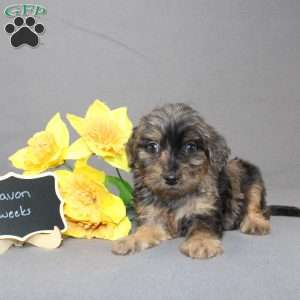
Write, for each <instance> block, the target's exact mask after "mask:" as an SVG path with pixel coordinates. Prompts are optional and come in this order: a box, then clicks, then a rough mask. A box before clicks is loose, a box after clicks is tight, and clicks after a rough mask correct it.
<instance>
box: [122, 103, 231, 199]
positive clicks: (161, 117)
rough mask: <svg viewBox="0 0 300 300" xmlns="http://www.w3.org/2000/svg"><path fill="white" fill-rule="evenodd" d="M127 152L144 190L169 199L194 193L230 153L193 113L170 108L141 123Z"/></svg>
mask: <svg viewBox="0 0 300 300" xmlns="http://www.w3.org/2000/svg"><path fill="white" fill-rule="evenodd" d="M127 152H128V157H129V161H130V164H131V167H132V168H133V169H134V170H135V171H137V172H138V174H139V176H140V177H142V179H143V183H144V184H145V186H146V187H147V188H148V189H149V190H151V191H152V192H153V193H154V194H156V195H158V196H160V197H161V198H165V199H169V198H178V197H182V196H183V195H186V194H188V193H191V192H193V191H195V190H196V189H197V188H198V187H199V186H200V185H201V181H202V180H203V178H204V177H205V176H206V174H207V173H208V172H209V170H210V169H211V170H212V171H214V172H216V171H219V170H220V169H221V168H222V167H223V165H224V164H225V162H226V159H227V156H228V154H229V149H228V148H227V146H226V143H225V141H224V139H223V138H222V137H221V136H219V135H218V134H217V133H216V132H215V131H214V129H213V128H211V127H210V126H209V125H207V124H206V123H205V122H204V120H203V119H202V118H201V117H200V116H199V115H198V114H197V112H196V111H194V110H193V109H192V108H190V107H189V106H187V105H185V104H169V105H165V106H164V107H162V108H159V109H155V110H154V111H152V112H151V113H150V114H149V115H146V116H145V117H143V118H142V119H141V121H140V124H139V125H138V127H136V128H135V129H134V133H133V135H132V137H131V139H130V141H129V143H128V146H127Z"/></svg>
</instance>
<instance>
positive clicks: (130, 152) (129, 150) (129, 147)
mask: <svg viewBox="0 0 300 300" xmlns="http://www.w3.org/2000/svg"><path fill="white" fill-rule="evenodd" d="M136 132H137V127H134V128H133V130H132V134H131V136H130V138H129V140H128V142H127V144H126V154H127V159H128V165H129V168H131V169H132V168H133V167H134V163H135V161H136V158H137V157H136Z"/></svg>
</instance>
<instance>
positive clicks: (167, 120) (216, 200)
mask: <svg viewBox="0 0 300 300" xmlns="http://www.w3.org/2000/svg"><path fill="white" fill-rule="evenodd" d="M127 153H128V158H129V162H130V166H131V168H132V171H133V177H134V188H135V192H134V199H135V208H136V211H137V215H138V222H139V227H138V229H137V231H136V233H134V234H132V235H131V236H129V237H127V238H125V239H123V240H121V241H117V242H116V243H115V244H114V246H113V252H114V253H116V254H128V253H133V252H136V251H139V250H142V249H146V248H149V247H153V246H154V245H158V244H159V243H160V242H161V241H163V240H166V239H170V238H175V237H178V236H184V237H185V238H186V239H185V241H184V243H183V244H182V245H181V248H180V250H181V252H182V253H183V254H185V255H188V256H190V257H193V258H206V257H212V256H215V255H218V254H221V253H222V251H223V249H222V245H221V242H220V238H221V237H222V233H223V231H224V230H225V229H226V230H230V229H235V228H238V227H240V229H241V231H242V232H244V233H250V234H266V233H268V232H269V231H270V224H269V221H268V213H267V208H266V203H265V187H264V183H263V179H262V177H261V174H260V171H259V169H258V168H257V167H255V166H253V165H252V164H250V163H248V162H246V161H243V160H240V159H234V160H231V161H228V157H229V154H230V149H229V147H228V146H227V143H226V141H225V139H224V138H223V137H222V136H221V135H220V134H219V133H218V132H217V131H216V130H215V129H214V128H213V127H211V126H210V125H208V124H207V123H206V122H205V121H204V119H203V118H201V117H200V116H199V114H198V113H197V112H196V111H195V110H194V109H192V108H191V107H189V106H187V105H186V104H183V103H178V104H167V105H164V106H163V107H160V108H157V109H154V110H153V111H152V112H151V113H149V114H148V115H146V116H144V117H143V118H142V119H141V120H140V122H139V124H138V126H137V127H135V128H134V130H133V134H132V136H131V138H130V140H129V142H128V144H127Z"/></svg>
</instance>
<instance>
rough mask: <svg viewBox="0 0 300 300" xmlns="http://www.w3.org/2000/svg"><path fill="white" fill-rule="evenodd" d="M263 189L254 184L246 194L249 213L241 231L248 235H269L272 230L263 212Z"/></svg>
mask: <svg viewBox="0 0 300 300" xmlns="http://www.w3.org/2000/svg"><path fill="white" fill-rule="evenodd" d="M261 195H262V187H261V186H260V185H259V184H253V185H252V187H251V188H250V189H249V191H248V192H247V194H246V197H247V200H248V207H247V213H246V215H245V217H244V219H243V221H242V223H241V226H240V229H241V231H242V232H243V233H247V234H259V235H263V234H268V233H269V232H270V230H271V225H270V222H269V221H268V220H267V219H266V218H265V217H264V215H263V213H262V210H261V205H260V203H261Z"/></svg>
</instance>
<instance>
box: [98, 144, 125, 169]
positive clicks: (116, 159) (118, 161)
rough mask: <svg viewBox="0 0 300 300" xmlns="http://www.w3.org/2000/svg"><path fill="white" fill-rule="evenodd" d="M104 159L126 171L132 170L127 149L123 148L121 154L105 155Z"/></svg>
mask: <svg viewBox="0 0 300 300" xmlns="http://www.w3.org/2000/svg"><path fill="white" fill-rule="evenodd" d="M103 159H104V160H105V161H106V162H108V163H109V164H110V165H112V166H113V167H115V168H118V169H121V170H124V171H126V172H129V171H130V168H129V166H128V159H127V155H126V152H125V149H123V150H122V151H121V152H120V154H118V155H115V156H105V157H103Z"/></svg>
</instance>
